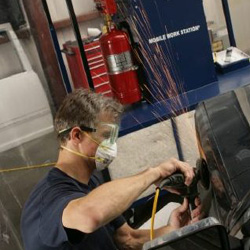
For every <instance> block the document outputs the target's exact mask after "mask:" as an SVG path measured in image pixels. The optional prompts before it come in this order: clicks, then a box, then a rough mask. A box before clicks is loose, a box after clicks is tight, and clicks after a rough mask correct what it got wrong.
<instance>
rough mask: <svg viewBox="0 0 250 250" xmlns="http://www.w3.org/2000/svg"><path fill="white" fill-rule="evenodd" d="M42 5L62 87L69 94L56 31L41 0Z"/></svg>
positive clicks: (69, 90) (45, 3) (43, 0)
mask: <svg viewBox="0 0 250 250" xmlns="http://www.w3.org/2000/svg"><path fill="white" fill-rule="evenodd" d="M42 4H43V8H44V12H45V14H46V17H47V20H48V24H49V30H50V35H51V38H52V40H53V45H54V49H55V52H56V57H57V61H58V63H59V67H60V71H61V74H62V77H63V82H64V87H65V89H66V91H67V93H70V92H72V88H71V85H70V82H69V77H68V73H67V70H66V67H65V64H64V61H63V57H62V53H61V50H60V45H59V42H58V39H57V35H56V30H55V27H54V25H53V22H52V19H51V16H50V12H49V8H48V5H47V0H42Z"/></svg>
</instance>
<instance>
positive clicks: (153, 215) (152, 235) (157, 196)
mask: <svg viewBox="0 0 250 250" xmlns="http://www.w3.org/2000/svg"><path fill="white" fill-rule="evenodd" d="M159 194H160V188H159V187H157V188H156V190H155V198H154V203H153V209H152V217H151V229H150V240H153V239H154V222H155V213H156V209H157V203H158V198H159Z"/></svg>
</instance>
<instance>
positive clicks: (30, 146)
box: [0, 112, 198, 250]
mask: <svg viewBox="0 0 250 250" xmlns="http://www.w3.org/2000/svg"><path fill="white" fill-rule="evenodd" d="M177 125H178V129H179V133H180V138H181V143H182V147H183V152H184V156H185V159H186V161H187V162H189V163H190V164H191V165H192V166H195V162H196V159H197V158H198V149H197V143H196V138H195V131H194V119H193V112H192V113H188V114H185V115H182V116H180V117H178V118H177ZM57 152H58V144H57V141H56V138H55V135H54V134H48V135H46V136H44V137H42V138H40V139H36V140H33V141H30V142H28V143H25V144H23V145H21V146H19V147H17V148H14V149H11V150H8V151H5V152H3V153H1V154H0V169H10V168H13V167H19V166H20V167H21V166H26V165H35V164H42V163H46V162H53V161H55V160H56V158H57ZM171 157H177V150H176V146H175V141H174V137H173V133H172V128H171V124H170V122H169V121H164V122H160V123H158V124H155V125H153V126H151V127H148V128H145V129H142V130H139V131H137V132H134V133H131V134H129V135H127V136H124V137H122V138H120V139H119V140H118V157H117V159H116V160H115V161H114V162H113V163H112V165H111V166H110V174H111V177H112V179H116V178H121V177H125V176H129V175H133V174H136V173H138V172H140V171H142V170H144V169H146V168H147V167H150V166H156V165H157V164H159V163H161V162H162V161H165V160H167V159H169V158H171ZM48 170H49V168H43V169H32V170H21V171H16V172H10V173H1V174H0V185H1V186H0V187H1V189H0V211H1V213H0V249H1V250H13V249H23V248H22V241H21V236H20V230H19V226H20V215H21V210H22V207H23V205H24V203H25V200H26V199H27V197H28V194H29V192H30V190H31V189H32V187H33V186H34V185H35V184H36V183H37V182H38V180H39V179H41V178H42V177H43V176H44V175H45V173H47V171H48ZM124 188H126V187H124ZM152 192H154V187H150V188H149V189H148V190H147V191H146V192H145V193H144V194H142V196H145V195H147V194H149V193H152ZM142 196H141V197H142ZM176 206H177V205H176V204H169V205H168V206H166V207H165V208H164V209H163V210H161V211H160V212H159V213H158V215H157V217H156V227H159V226H161V225H165V224H166V223H167V219H168V216H169V214H170V212H171V211H172V209H173V208H174V207H176ZM148 227H149V223H145V225H143V228H148Z"/></svg>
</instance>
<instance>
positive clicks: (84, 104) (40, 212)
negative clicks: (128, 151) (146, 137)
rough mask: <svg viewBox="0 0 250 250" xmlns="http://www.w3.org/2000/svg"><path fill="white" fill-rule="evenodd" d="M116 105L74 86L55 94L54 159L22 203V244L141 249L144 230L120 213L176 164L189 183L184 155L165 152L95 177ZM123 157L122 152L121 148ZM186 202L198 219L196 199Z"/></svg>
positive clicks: (175, 219) (183, 218)
mask: <svg viewBox="0 0 250 250" xmlns="http://www.w3.org/2000/svg"><path fill="white" fill-rule="evenodd" d="M121 112H122V106H121V105H120V104H119V103H117V102H116V101H115V100H113V99H111V98H107V97H103V96H101V95H98V94H95V93H91V92H88V91H85V90H83V89H80V90H76V91H74V92H73V93H71V94H69V95H68V96H67V97H66V98H65V100H64V101H63V103H62V105H61V107H60V109H59V110H58V112H57V115H56V119H55V129H56V132H57V134H58V138H59V141H60V147H61V148H60V152H59V157H58V161H57V164H56V166H55V168H53V169H52V170H51V171H50V172H49V173H48V174H47V176H46V177H45V178H44V179H43V180H42V181H40V183H39V184H38V185H37V186H36V187H35V189H34V190H33V192H32V194H31V195H30V197H29V199H28V201H27V202H26V204H25V207H24V210H23V214H22V220H21V230H22V236H23V241H24V246H25V249H26V250H49V249H51V250H52V249H88V250H92V249H93V250H99V249H100V250H106V249H107V250H112V249H142V245H143V244H144V243H145V242H146V241H148V240H149V231H148V230H134V229H132V228H130V227H129V226H128V224H127V223H126V222H125V220H124V219H123V217H121V216H120V215H121V214H122V213H123V212H124V211H125V210H126V209H127V208H128V207H129V206H130V205H131V204H132V202H133V201H134V200H136V198H138V196H139V195H140V194H141V193H142V192H143V191H144V190H146V189H147V188H148V187H149V186H150V185H151V184H154V183H159V182H160V181H161V180H162V179H164V178H166V177H167V176H170V175H171V174H173V173H174V172H176V171H181V172H183V174H184V175H185V182H186V184H187V185H189V184H190V183H191V181H192V178H193V176H194V173H193V169H192V168H191V167H190V166H189V165H188V164H186V163H183V162H180V161H177V160H175V159H171V160H170V161H168V162H164V163H162V164H160V165H159V166H156V167H154V168H149V169H147V170H146V171H144V172H142V173H140V174H138V175H135V176H132V177H128V178H122V179H118V180H114V181H111V182H108V183H105V184H102V185H100V183H99V181H98V179H97V178H96V177H95V176H94V175H92V173H93V171H94V170H95V169H97V170H101V169H103V168H105V167H107V166H108V165H109V164H110V162H111V161H112V160H113V159H114V157H115V156H116V150H117V149H116V139H117V136H118V124H119V117H120V114H121ZM128 157H129V156H128ZM197 205H198V207H197V209H196V210H194V213H193V218H194V221H196V220H198V219H199V216H200V205H199V204H197ZM189 218H190V215H189V214H188V203H187V201H186V200H185V201H184V203H183V204H182V205H181V206H180V207H179V208H178V209H176V210H174V212H173V213H172V215H171V218H170V221H169V224H168V225H167V226H165V227H162V228H159V229H157V230H155V236H156V237H157V236H159V235H162V234H165V233H168V232H170V231H172V230H175V229H177V228H179V227H181V226H184V225H186V224H188V223H190V220H189Z"/></svg>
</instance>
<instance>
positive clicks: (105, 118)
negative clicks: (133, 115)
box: [55, 89, 123, 144]
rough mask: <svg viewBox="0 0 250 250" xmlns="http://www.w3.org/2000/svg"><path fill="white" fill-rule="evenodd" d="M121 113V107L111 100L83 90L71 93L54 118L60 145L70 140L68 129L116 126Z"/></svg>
mask: <svg viewBox="0 0 250 250" xmlns="http://www.w3.org/2000/svg"><path fill="white" fill-rule="evenodd" d="M122 111H123V107H122V105H121V104H120V103H118V102H117V101H115V100H114V99H112V98H109V97H105V96H103V95H101V94H97V93H94V92H91V91H89V90H84V89H78V90H75V91H73V92H72V93H71V94H69V95H68V96H67V97H66V98H65V99H64V101H63V103H62V105H61V106H60V108H59V110H58V112H57V114H56V118H55V130H56V132H57V134H58V139H59V142H60V144H65V143H66V141H67V140H68V139H70V130H68V129H71V128H74V127H81V126H83V127H86V128H93V129H95V128H97V127H98V126H99V125H100V124H101V123H114V124H115V123H116V124H118V123H119V119H120V115H121V113H122ZM67 130H68V131H67ZM62 131H65V132H62ZM83 131H84V129H83ZM86 132H91V131H86Z"/></svg>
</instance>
